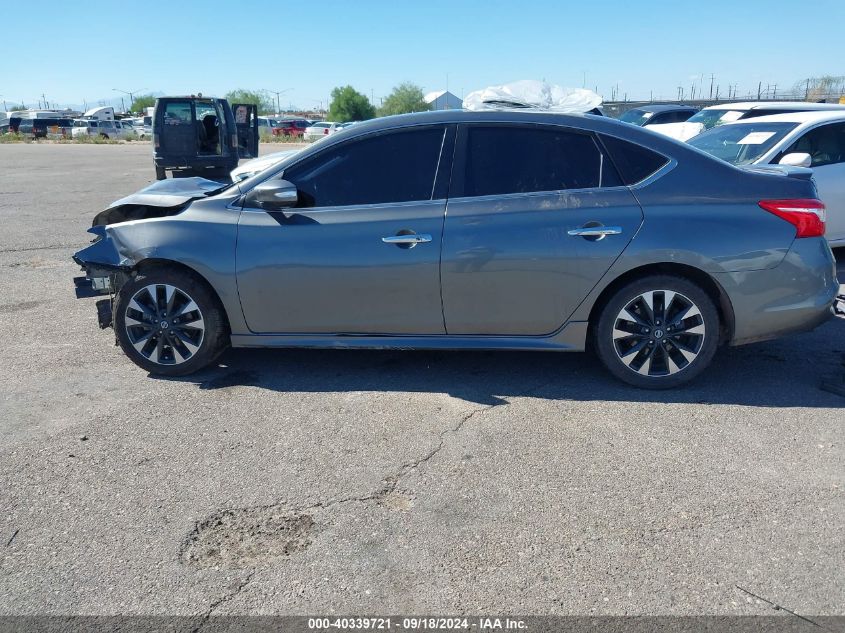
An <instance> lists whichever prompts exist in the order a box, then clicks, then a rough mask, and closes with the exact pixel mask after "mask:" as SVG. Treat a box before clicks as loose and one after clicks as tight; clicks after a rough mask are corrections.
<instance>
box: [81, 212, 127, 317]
mask: <svg viewBox="0 0 845 633" xmlns="http://www.w3.org/2000/svg"><path fill="white" fill-rule="evenodd" d="M88 232H89V233H92V234H94V236H95V238H94V240H93V241H92V242H91V245H90V246H88V247H87V248H83V249H82V250H81V251H78V252H76V253H75V254H74V255H73V261H75V262H76V263H77V264H79V265H80V266H81V267H82V269H83V270H84V271H85V275H83V276H80V277H74V278H73V284H74V286H75V289H76V298H77V299H85V298H89V297H106V298H103V299H101V300H99V301H97V304H96V306H97V322H98V323H99V324H100V327H101V328H102V329H106V328H108V327H111V324H112V304H113V302H114V295H115V294H116V293H117V292H118V291H119V290H120V288H121V287H122V286H123V284H125V283H126V281H127V280H128V279H129V278H130V277H131V276H132V274H133V271H132V265H133V262H131V261H130V260H128V259H127V258H125V257H123V256H121V255H120V253H119V252H118V249H117V248H116V247H115V244H114V241H113V240H112V238H111V236H110V235H109V234H108V233H107V232H106V226H105V225H102V224H101V225H98V226H93V227H91V228H90V229H88Z"/></svg>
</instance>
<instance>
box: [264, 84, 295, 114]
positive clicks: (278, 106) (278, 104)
mask: <svg viewBox="0 0 845 633" xmlns="http://www.w3.org/2000/svg"><path fill="white" fill-rule="evenodd" d="M291 90H293V88H286V89H285V90H268V91H267V92H269V93H270V94H271V95H276V114H281V113H282V106H281V102H280V101H279V95H283V94H285V93H286V92H290V91H291Z"/></svg>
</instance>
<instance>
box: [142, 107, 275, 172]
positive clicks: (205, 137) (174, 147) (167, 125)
mask: <svg viewBox="0 0 845 633" xmlns="http://www.w3.org/2000/svg"><path fill="white" fill-rule="evenodd" d="M256 156H258V106H256V105H254V104H243V103H236V104H234V105H232V106H230V105H229V102H228V101H226V99H216V98H212V97H203V96H202V95H199V96H195V95H190V96H186V97H160V98H158V99H157V100H156V105H155V110H154V112H153V162H154V163H155V169H156V178H157V179H159V180H163V179H165V178H166V177H167V171H168V170H169V171H172V172H181V173H187V174H190V175H195V176H206V177H210V178H226V177H228V175H229V172H230V171H231V170H233V169H234V168H235V167H237V166H238V160H239V159H241V158H255V157H256Z"/></svg>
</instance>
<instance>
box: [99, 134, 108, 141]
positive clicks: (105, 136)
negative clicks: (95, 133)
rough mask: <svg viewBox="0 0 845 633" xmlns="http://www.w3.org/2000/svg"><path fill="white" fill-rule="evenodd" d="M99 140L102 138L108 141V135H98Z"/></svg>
mask: <svg viewBox="0 0 845 633" xmlns="http://www.w3.org/2000/svg"><path fill="white" fill-rule="evenodd" d="M100 138H104V139H106V140H108V138H109V135H108V134H100Z"/></svg>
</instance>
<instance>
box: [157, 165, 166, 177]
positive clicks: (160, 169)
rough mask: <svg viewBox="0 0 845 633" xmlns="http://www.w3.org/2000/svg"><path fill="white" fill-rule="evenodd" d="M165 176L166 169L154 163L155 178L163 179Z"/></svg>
mask: <svg viewBox="0 0 845 633" xmlns="http://www.w3.org/2000/svg"><path fill="white" fill-rule="evenodd" d="M166 178H167V171H165V169H164V167H159V166H158V165H156V180H165V179H166Z"/></svg>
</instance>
